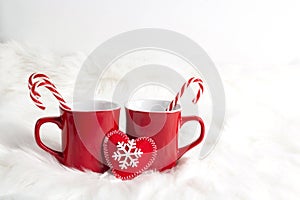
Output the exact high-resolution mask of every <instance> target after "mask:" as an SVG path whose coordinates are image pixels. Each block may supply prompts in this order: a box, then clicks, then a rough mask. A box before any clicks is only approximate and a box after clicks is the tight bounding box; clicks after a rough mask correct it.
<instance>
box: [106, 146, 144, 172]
mask: <svg viewBox="0 0 300 200" xmlns="http://www.w3.org/2000/svg"><path fill="white" fill-rule="evenodd" d="M142 154H143V152H142V151H141V149H139V148H136V142H135V140H129V141H128V142H127V143H124V142H118V144H117V151H115V152H114V155H112V157H113V158H114V159H115V160H117V161H118V162H119V167H120V168H121V169H127V167H137V165H138V163H139V160H138V159H139V158H140V157H141V156H142Z"/></svg>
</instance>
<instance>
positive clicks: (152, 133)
mask: <svg viewBox="0 0 300 200" xmlns="http://www.w3.org/2000/svg"><path fill="white" fill-rule="evenodd" d="M143 103H145V105H146V107H149V105H150V104H153V106H154V107H155V106H161V107H165V106H167V105H168V103H169V102H165V101H159V100H155V101H154V100H148V101H147V100H145V101H139V102H137V104H139V106H138V107H141V108H140V109H132V108H131V107H134V106H132V104H135V103H131V106H128V105H127V106H126V133H127V134H128V135H129V137H131V138H138V137H150V138H152V139H153V140H154V142H155V144H156V146H157V156H156V159H155V161H154V163H153V164H152V166H151V167H150V168H149V169H152V170H159V171H163V170H166V169H170V168H172V167H174V166H175V165H176V161H177V160H178V159H179V158H181V157H182V156H183V154H184V153H185V152H187V151H188V150H190V149H191V148H193V147H195V146H196V145H198V144H200V143H201V141H202V140H203V138H204V133H205V126H204V123H203V121H202V119H201V118H200V117H198V116H187V117H181V109H177V110H174V111H164V110H162V111H142V110H143V108H142V107H143ZM146 107H145V110H147V109H146ZM189 121H196V122H197V123H199V124H200V127H201V131H200V133H199V137H198V138H197V139H196V140H195V141H193V142H192V143H191V144H189V145H186V146H184V147H181V148H178V134H179V129H180V128H181V126H182V125H183V124H184V123H186V122H189Z"/></svg>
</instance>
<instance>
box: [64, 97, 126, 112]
mask: <svg viewBox="0 0 300 200" xmlns="http://www.w3.org/2000/svg"><path fill="white" fill-rule="evenodd" d="M91 103H92V104H94V106H95V103H102V104H103V103H109V104H110V105H112V106H111V108H105V109H100V108H98V109H96V108H93V109H83V108H82V109H78V108H77V109H74V105H76V104H84V105H90V104H91ZM59 108H60V110H62V111H63V112H71V113H73V112H78V113H90V112H106V111H113V110H120V109H121V106H120V105H119V104H117V103H115V102H112V101H107V100H97V99H96V100H85V101H77V102H73V106H72V108H71V110H67V109H65V108H63V107H62V106H59Z"/></svg>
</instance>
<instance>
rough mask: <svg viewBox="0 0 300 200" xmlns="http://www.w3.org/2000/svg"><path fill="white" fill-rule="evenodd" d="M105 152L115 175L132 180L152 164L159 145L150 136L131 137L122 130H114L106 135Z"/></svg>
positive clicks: (104, 141)
mask: <svg viewBox="0 0 300 200" xmlns="http://www.w3.org/2000/svg"><path fill="white" fill-rule="evenodd" d="M103 152H104V157H105V160H106V162H107V164H108V166H109V167H110V168H111V169H112V173H113V174H114V175H115V177H117V178H119V179H122V180H130V179H133V178H135V177H136V176H138V175H139V174H141V173H143V172H144V171H145V170H147V169H148V168H149V167H150V166H151V165H152V163H153V162H154V160H155V158H156V155H157V146H156V144H155V142H154V140H153V139H151V138H149V137H139V138H137V139H129V137H128V136H127V135H126V134H125V133H123V132H122V131H120V130H114V131H111V132H109V133H108V134H107V135H106V136H105V138H104V140H103Z"/></svg>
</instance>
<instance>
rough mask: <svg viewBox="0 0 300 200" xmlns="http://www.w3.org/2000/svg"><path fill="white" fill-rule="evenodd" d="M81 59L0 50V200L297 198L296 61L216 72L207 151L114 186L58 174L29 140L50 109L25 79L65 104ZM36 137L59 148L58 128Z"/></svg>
mask: <svg viewBox="0 0 300 200" xmlns="http://www.w3.org/2000/svg"><path fill="white" fill-rule="evenodd" d="M84 58H85V55H83V54H81V53H73V54H70V55H63V56H61V55H56V54H54V53H53V52H47V51H44V50H41V49H40V50H38V49H33V48H30V47H26V46H23V45H20V44H17V43H14V42H8V43H2V44H0V95H1V98H0V117H1V118H0V119H1V120H0V199H41V198H43V199H143V200H147V199H151V200H152V199H197V200H198V199H243V200H246V199H272V200H274V199H298V198H299V196H300V190H299V180H300V146H299V141H300V134H299V128H300V123H299V119H300V109H299V100H300V98H299V95H298V92H297V86H298V85H299V84H300V82H299V72H300V69H299V63H298V65H297V63H296V64H294V65H289V66H288V65H287V66H240V65H222V66H219V70H220V73H221V76H222V78H223V80H224V86H225V92H226V97H227V114H226V120H225V125H224V130H223V132H222V136H221V139H220V141H219V142H218V144H217V146H216V148H215V150H214V151H213V153H211V154H210V155H209V156H208V157H206V158H205V159H202V160H201V159H198V158H197V156H185V157H184V158H182V159H181V160H180V162H179V163H178V166H177V167H176V168H174V169H173V170H172V171H171V172H168V173H147V174H143V175H141V176H139V177H138V178H136V179H134V180H132V181H126V182H123V181H120V180H116V179H115V178H114V177H113V176H112V175H111V174H109V173H105V174H102V175H101V174H97V173H92V172H81V171H76V170H72V169H69V168H66V167H64V166H62V165H60V164H59V163H58V162H57V161H56V160H55V159H54V158H53V157H52V156H50V155H49V154H47V153H46V152H44V151H43V150H41V149H40V148H38V147H37V145H36V144H35V142H34V137H33V127H34V124H35V121H36V120H37V119H38V118H40V117H42V116H51V115H57V113H58V110H57V104H56V102H55V101H53V99H51V98H52V97H51V96H50V95H49V96H47V95H46V94H45V95H46V97H45V98H44V100H43V101H44V102H46V104H47V110H46V111H41V110H39V109H37V108H36V107H35V106H34V105H33V103H32V102H31V100H30V98H29V95H28V89H27V78H28V76H29V75H30V74H31V73H32V72H35V71H38V72H44V73H46V74H48V75H49V76H50V77H51V78H52V79H53V81H54V82H55V83H56V85H57V86H58V87H59V89H60V91H61V92H62V93H63V94H64V95H65V96H66V98H67V99H71V98H72V92H73V91H72V88H73V84H74V81H75V79H76V74H77V72H78V70H79V68H80V66H81V64H82V62H83V60H84ZM47 99H50V100H49V101H47ZM43 132H44V133H43V137H44V141H45V142H46V143H47V144H49V145H51V146H52V147H53V148H57V149H59V146H60V144H59V142H58V141H59V139H60V137H59V130H58V128H56V127H55V126H54V125H53V126H51V125H47V127H45V128H44V129H43ZM193 153H194V154H197V153H198V152H196V151H194V152H193Z"/></svg>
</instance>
